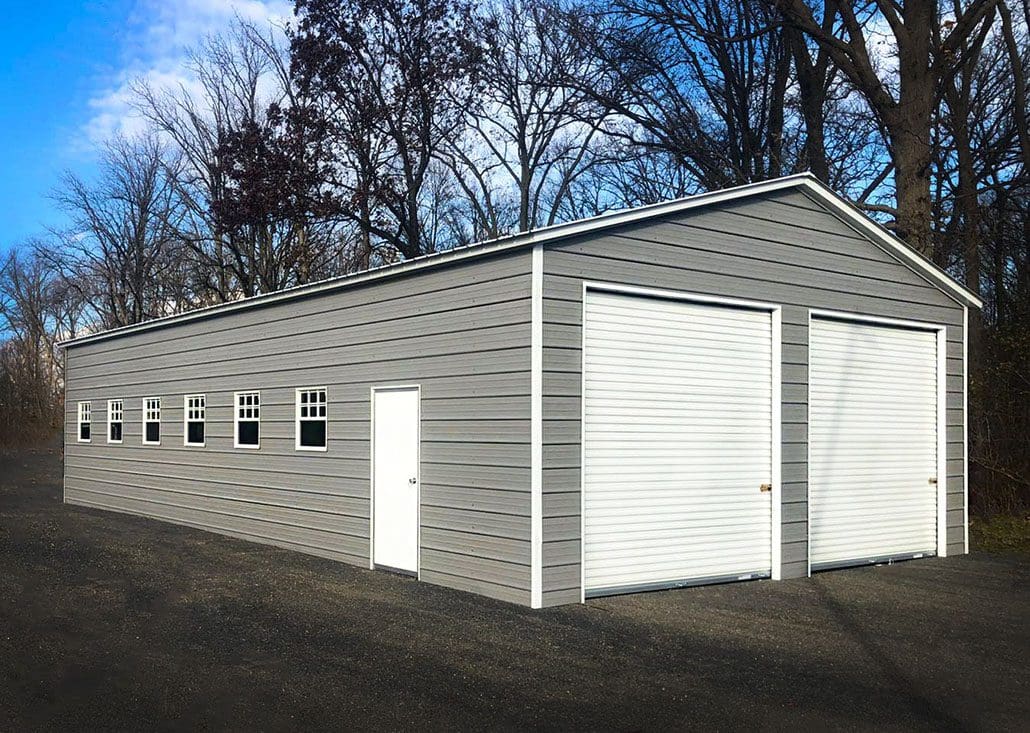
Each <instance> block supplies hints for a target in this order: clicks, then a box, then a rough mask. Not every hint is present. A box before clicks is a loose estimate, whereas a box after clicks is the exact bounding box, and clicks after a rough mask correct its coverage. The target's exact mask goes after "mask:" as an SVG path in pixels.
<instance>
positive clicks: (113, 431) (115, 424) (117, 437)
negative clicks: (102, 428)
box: [107, 400, 125, 443]
mask: <svg viewBox="0 0 1030 733" xmlns="http://www.w3.org/2000/svg"><path fill="white" fill-rule="evenodd" d="M124 416H125V410H124V409H123V404H122V401H121V400H108V401H107V442H108V443H121V442H122V420H123V418H124Z"/></svg>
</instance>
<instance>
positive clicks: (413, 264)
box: [58, 173, 983, 347]
mask: <svg viewBox="0 0 1030 733" xmlns="http://www.w3.org/2000/svg"><path fill="white" fill-rule="evenodd" d="M788 188H800V189H803V190H805V191H808V192H809V193H811V194H813V195H814V197H815V198H816V199H818V200H819V201H820V202H821V203H823V204H825V205H826V206H827V207H829V208H830V209H831V210H832V211H834V212H836V213H837V214H839V215H840V216H841V218H842V219H844V220H845V221H846V222H847V223H849V224H851V225H852V226H853V227H854V228H855V229H857V230H858V231H859V232H861V233H863V234H865V235H867V236H868V237H870V238H871V239H873V240H874V241H875V242H877V243H878V244H880V245H882V246H883V247H884V248H885V249H887V250H888V251H889V252H892V253H894V254H896V255H898V259H900V260H901V261H903V262H904V263H906V264H908V265H910V266H911V267H913V268H914V269H916V270H917V271H919V272H920V273H921V274H923V275H924V276H925V277H927V279H928V280H929V281H930V282H931V283H933V284H935V285H937V286H939V287H941V288H942V289H944V290H946V291H948V292H949V294H950V295H952V296H953V297H954V298H955V299H956V300H958V301H959V302H960V303H962V304H966V303H968V304H971V305H975V306H976V307H978V308H979V307H982V306H983V302H982V301H981V300H980V299H979V298H977V297H976V296H975V295H973V294H972V293H971V292H969V291H968V290H966V289H965V288H963V287H962V286H961V285H959V284H958V283H957V282H955V281H954V280H953V279H952V278H951V277H950V276H948V274H947V273H945V272H944V271H943V270H941V269H939V268H938V267H937V266H935V265H934V264H933V263H931V262H930V261H929V260H927V259H926V258H924V257H922V256H921V255H919V254H918V253H916V252H915V251H914V250H912V249H911V248H910V247H908V245H906V244H904V243H903V242H902V241H901V240H900V239H898V238H897V237H895V236H894V235H892V234H891V233H890V232H888V231H887V230H885V229H883V228H882V227H880V226H879V225H878V224H876V223H875V222H873V221H872V220H870V219H869V218H868V217H866V216H865V215H864V214H862V213H861V212H860V211H859V210H858V209H856V208H855V207H853V206H852V205H851V204H849V203H848V202H847V201H845V200H844V199H842V198H841V197H840V196H838V195H837V194H836V193H834V192H833V191H832V190H831V189H829V188H828V187H826V186H825V185H824V184H823V183H822V182H820V181H819V180H818V179H817V178H816V177H815V176H813V175H812V174H811V173H798V174H796V175H792V176H785V177H783V178H775V179H773V180H770V181H762V182H760V183H749V184H746V185H743V186H735V187H733V188H727V189H723V190H721V191H712V192H710V193H702V194H698V195H696V196H688V197H686V198H681V199H676V200H673V201H665V202H662V203H658V204H650V205H648V206H640V207H637V208H634V209H624V210H622V211H614V212H611V213H608V214H602V215H600V216H595V217H591V218H589V219H579V220H577V221H571V222H567V223H564V224H555V225H553V226H549V227H543V228H540V229H535V230H533V231H531V232H525V233H521V234H514V235H508V236H505V237H500V238H498V239H492V240H488V241H485V242H478V243H476V244H469V245H466V246H464V247H457V248H455V249H450V250H446V251H444V252H434V253H431V254H426V255H422V256H421V257H415V258H412V259H410V260H404V261H403V262H397V263H393V264H389V265H381V266H379V267H374V268H371V269H369V270H363V271H361V272H355V273H351V274H349V275H342V276H339V277H333V278H328V279H326V280H320V281H318V282H314V283H308V284H306V285H298V286H295V287H292V288H286V289H285V290H277V291H275V292H272V293H264V294H262V295H254V296H250V297H247V298H241V299H240V300H235V301H232V302H230V303H219V304H217V305H211V306H206V307H204V308H197V309H195V310H191V311H186V312H185V313H179V314H176V315H171V316H164V317H161V318H155V319H153V320H149V321H144V322H143V323H137V324H133V325H131V326H121V327H119V328H113V329H109V330H107V331H101V332H99V333H95V334H89V335H86V336H79V337H78V338H74V339H68V340H66V341H61V342H60V343H59V344H58V345H59V346H63V347H67V346H77V345H79V344H84V343H90V342H92V341H100V340H106V339H108V338H113V337H115V336H121V335H124V334H129V333H135V332H138V331H148V330H151V329H154V328H159V327H161V326H166V325H173V324H178V323H185V322H187V321H192V320H196V319H199V318H207V317H209V316H213V315H217V314H221V313H229V312H232V311H236V310H241V309H244V308H250V307H252V306H257V305H264V304H268V303H276V302H278V301H282V300H291V299H293V298H300V297H304V296H307V295H312V294H315V293H321V292H326V291H331V290H336V289H338V288H343V287H347V286H349V285H355V284H358V283H363V282H368V281H371V280H378V279H380V278H384V277H393V276H395V275H400V274H403V273H406V272H410V271H413V270H420V269H422V268H425V267H431V266H434V265H442V264H444V263H448V262H456V261H460V260H464V259H468V258H470V257H478V256H482V255H488V254H493V253H497V252H502V251H505V250H509V249H515V248H518V247H526V246H529V245H533V244H541V243H544V242H550V241H553V240H557V239H565V238H568V237H572V236H575V235H577V234H586V233H589V232H594V231H599V230H601V229H608V228H611V227H615V226H619V225H621V224H628V223H630V222H634V221H640V220H644V219H652V218H658V217H661V216H667V215H669V214H675V213H679V212H682V211H687V210H689V209H693V208H697V207H700V206H711V205H712V204H716V203H721V202H725V201H733V200H735V199H740V198H746V197H749V196H756V195H759V194H763V193H769V192H772V191H779V190H782V189H788Z"/></svg>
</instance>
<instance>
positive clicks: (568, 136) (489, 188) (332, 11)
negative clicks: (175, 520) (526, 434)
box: [0, 0, 1030, 512]
mask: <svg viewBox="0 0 1030 733" xmlns="http://www.w3.org/2000/svg"><path fill="white" fill-rule="evenodd" d="M295 13H296V17H295V19H294V20H293V22H292V23H291V24H290V25H289V27H287V28H261V27H256V26H253V25H248V24H246V23H243V22H238V23H237V24H236V25H235V26H234V27H233V28H232V29H231V30H230V31H229V32H227V33H225V34H223V35H219V36H215V37H211V38H209V39H207V40H206V41H205V42H204V43H203V44H202V45H201V46H200V47H198V48H196V49H195V50H194V53H193V54H192V56H191V60H190V68H189V70H188V71H189V75H190V77H191V78H192V79H194V80H195V82H194V83H191V84H190V85H188V86H181V87H174V88H165V87H158V86H155V85H154V84H153V83H151V82H149V81H147V80H146V79H141V80H140V81H139V82H138V83H137V84H136V85H135V105H136V109H137V110H138V113H139V115H140V116H141V117H142V118H143V119H145V120H146V122H147V131H146V132H145V133H143V134H141V135H138V136H136V137H133V138H116V139H113V140H111V141H109V142H108V143H107V144H106V145H105V146H104V148H103V150H101V151H100V157H101V167H100V173H99V175H97V176H96V177H95V178H91V179H90V180H83V179H82V178H80V177H77V176H74V175H71V174H69V175H66V176H65V177H64V178H63V179H62V180H60V181H58V182H55V190H54V194H53V198H54V202H55V205H57V206H59V207H61V208H62V209H63V210H64V211H65V212H66V213H67V215H68V216H69V217H70V220H71V221H72V222H73V224H72V226H70V227H69V228H68V229H67V230H66V231H58V232H49V233H47V234H45V235H41V236H40V237H39V238H38V239H36V240H34V241H31V242H25V243H19V244H18V246H16V247H12V249H11V251H10V253H9V255H7V258H6V260H5V261H2V263H3V269H2V276H0V318H2V320H0V326H3V327H4V328H5V331H4V333H5V337H6V342H5V343H4V344H3V346H2V347H0V439H3V440H7V441H10V440H13V439H17V438H23V437H24V438H29V437H32V436H33V435H34V434H36V433H39V432H41V431H45V430H47V429H50V427H51V426H52V425H54V424H55V423H56V422H59V419H60V418H59V411H60V406H59V399H60V397H59V396H60V392H61V389H60V388H61V374H60V364H59V362H58V361H56V360H55V358H54V350H53V346H54V341H55V339H57V338H59V337H64V336H68V335H70V334H75V333H81V332H83V331H84V330H95V329H98V328H108V327H113V326H120V325H125V324H131V323H135V322H138V321H141V320H145V319H149V318H153V317H156V316H160V315H166V314H169V313H175V312H179V311H182V310H185V309H188V308H193V307H196V306H199V305H208V304H212V303H218V302H225V301H229V300H233V299H236V298H239V297H242V296H247V295H253V294H257V293H262V292H267V291H270V290H276V289H279V288H283V287H287V286H291V285H297V284H302V283H305V282H310V281H313V280H317V279H321V278H324V277H328V276H332V275H337V274H341V273H346V272H350V271H354V270H357V269H362V268H365V267H368V266H370V265H376V264H382V263H385V262H392V261H396V260H399V259H404V258H411V257H415V256H418V255H421V254H425V253H427V252H434V251H439V250H443V249H447V248H450V247H454V246H457V245H462V244H467V243H469V242H472V241H477V240H482V239H489V238H492V237H496V236H500V235H503V234H507V233H511V232H516V231H526V230H530V229H533V228H536V227H540V226H545V225H548V224H552V223H556V222H559V221H567V220H571V219H576V218H581V217H586V216H591V215H594V214H597V213H600V212H602V211H605V210H608V209H612V208H621V207H626V206H634V205H639V204H646V203H651V202H655V201H660V200H664V199H669V198H675V197H679V196H683V195H688V194H691V193H696V192H699V191H704V190H712V189H719V188H725V187H728V186H733V185H737V184H742V183H748V182H753V181H759V180H763V179H767V178H771V177H776V176H780V175H785V174H789V173H793V172H798V171H803V170H811V171H812V172H813V173H815V175H817V176H818V177H819V178H821V179H822V180H824V181H825V182H827V183H828V184H829V185H830V186H832V187H833V188H834V189H835V190H837V191H839V192H841V193H843V194H844V195H845V196H848V197H849V198H850V199H851V200H852V201H854V203H855V204H856V205H857V206H858V207H860V208H862V209H864V210H865V211H866V212H868V213H870V214H871V215H873V216H875V217H877V218H878V219H879V220H880V221H882V222H883V223H884V224H886V225H887V226H889V227H891V228H892V229H894V230H895V231H896V232H897V233H898V234H899V236H902V237H903V238H904V239H905V240H906V241H907V242H908V243H909V244H911V245H912V246H913V247H915V248H917V249H918V250H919V251H921V252H922V253H923V254H925V255H926V256H927V257H929V258H931V259H932V260H933V261H934V262H936V263H937V264H939V265H940V266H942V267H944V268H945V269H946V270H948V271H949V272H950V273H952V275H954V276H955V277H956V278H957V279H959V280H960V281H962V282H963V283H964V284H965V285H966V287H968V288H969V289H970V290H972V291H974V292H976V293H978V294H979V295H981V296H982V297H983V299H984V301H985V303H986V306H985V308H984V310H983V312H982V313H980V312H970V324H969V325H970V334H971V351H970V362H971V373H972V378H971V393H970V398H971V399H970V407H971V412H972V415H971V469H972V472H973V482H972V487H973V493H972V502H973V506H974V509H977V510H979V511H983V512H992V511H998V510H1005V511H1010V512H1011V511H1021V510H1025V509H1026V508H1027V507H1028V505H1030V440H1028V439H1027V437H1026V436H1027V435H1030V356H1028V354H1030V244H1028V243H1030V214H1028V209H1030V184H1028V167H1027V165H1028V160H1030V130H1028V124H1027V112H1028V110H1027V79H1028V72H1030V37H1028V32H1027V28H1028V25H1030V5H1028V4H1027V3H1025V2H1024V3H1022V4H1020V3H1015V2H1012V0H972V1H969V2H953V3H940V2H938V1H937V0H913V1H907V2H905V3H903V4H901V3H894V2H884V1H882V0H867V1H865V2H846V3H839V2H834V1H831V0H827V1H826V2H817V1H814V0H743V1H741V0H732V1H730V0H658V1H656V2H637V1H636V0H619V2H615V3H610V2H600V1H590V0H585V1H583V2H576V1H575V0H497V1H496V2H490V3H482V4H478V3H467V2H461V1H458V0H408V1H404V0H342V1H341V0H296V3H295Z"/></svg>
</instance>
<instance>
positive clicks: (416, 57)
mask: <svg viewBox="0 0 1030 733" xmlns="http://www.w3.org/2000/svg"><path fill="white" fill-rule="evenodd" d="M296 12H297V16H298V18H299V20H298V23H297V28H296V30H295V32H293V33H292V35H291V53H292V68H293V70H294V73H295V75H296V77H297V79H298V85H299V88H300V89H301V90H302V91H303V94H304V95H305V97H306V98H307V99H310V100H317V103H313V104H312V106H311V107H310V112H311V118H312V121H313V123H314V124H318V125H324V126H325V128H326V131H327V132H328V133H329V134H330V135H332V136H334V138H335V142H336V145H335V152H336V162H337V168H338V169H337V180H338V181H339V182H342V183H343V184H344V185H345V190H347V191H348V192H349V194H350V196H349V198H350V203H351V204H352V206H351V208H352V209H353V210H354V211H355V212H356V215H357V219H356V220H357V222H358V224H359V225H360V226H361V227H362V229H363V230H364V231H365V232H366V233H367V234H366V236H367V239H368V243H369V247H370V248H372V247H373V246H375V245H374V242H377V241H378V242H381V243H382V244H384V245H386V247H388V248H392V249H393V250H395V251H396V252H398V253H400V254H401V255H402V256H404V257H416V256H418V255H421V254H425V253H426V252H431V251H433V250H435V249H436V248H437V246H438V243H437V242H434V241H432V240H431V239H427V238H426V233H425V230H424V227H423V226H422V220H423V217H424V213H425V211H424V209H425V199H424V196H423V194H424V188H425V185H426V180H427V176H428V175H429V170H430V166H431V164H432V162H433V160H434V159H435V158H436V155H437V152H438V151H439V150H440V147H441V145H442V141H443V140H445V139H447V138H449V137H451V136H453V135H455V134H456V130H457V129H458V128H459V127H460V125H461V123H462V119H463V116H464V110H465V109H466V108H467V107H468V106H469V105H471V104H472V103H473V101H474V99H475V93H474V92H475V84H474V79H475V76H474V72H475V67H476V64H477V61H478V56H479V52H480V48H479V46H478V45H477V43H476V42H475V39H476V34H475V33H474V27H473V15H472V12H471V9H470V7H469V6H468V5H466V4H464V3H463V2H460V1H459V0H413V1H412V2H407V1H403V0H345V1H344V2H339V1H337V0H297V2H296ZM348 184H349V185H348ZM386 256H387V257H389V256H390V255H389V253H386Z"/></svg>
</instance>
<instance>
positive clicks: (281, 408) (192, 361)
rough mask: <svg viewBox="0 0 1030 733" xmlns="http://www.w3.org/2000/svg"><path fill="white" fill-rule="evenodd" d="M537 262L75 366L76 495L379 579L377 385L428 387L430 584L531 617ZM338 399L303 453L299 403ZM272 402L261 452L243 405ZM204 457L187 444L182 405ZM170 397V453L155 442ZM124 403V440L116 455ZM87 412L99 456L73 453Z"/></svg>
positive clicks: (513, 262)
mask: <svg viewBox="0 0 1030 733" xmlns="http://www.w3.org/2000/svg"><path fill="white" fill-rule="evenodd" d="M530 269H531V268H530V253H529V252H528V251H517V252H511V253H508V254H505V255H501V256H490V257H483V258H476V259H475V260H470V261H466V262H464V263H460V264H452V265H448V266H444V267H438V268H431V269H427V270H422V271H419V272H415V273H409V274H405V275H404V276H403V277H400V278H397V279H383V280H379V281H376V282H373V283H367V284H359V285H355V286H351V287H348V288H345V289H341V290H337V291H333V292H329V293H321V294H318V295H312V296H310V297H305V298H302V299H298V300H290V301H285V302H280V303H274V304H269V305H267V306H258V307H254V308H250V309H246V310H240V311H236V312H231V313H227V314H222V315H215V316H213V317H211V318H205V319H201V320H196V321H191V322H186V323H182V324H170V325H168V326H166V327H163V328H158V329H155V330H151V331H145V332H141V333H136V334H126V335H124V336H119V337H116V338H113V339H111V340H105V341H100V342H95V343H85V344H82V345H78V346H72V347H71V348H69V350H68V352H67V364H68V370H67V392H66V410H67V426H66V433H65V445H66V467H65V476H66V478H65V496H66V500H67V501H68V502H69V503H73V504H82V505H88V506H94V507H100V508H104V509H110V510H114V511H123V512H129V513H133V514H141V515H145V516H149V517H155V518H158V519H163V520H167V521H171V522H176V523H180V524H185V525H189V526H194V527H199V528H201V529H207V530H212V531H216V532H221V533H224V534H228V535H233V536H237V537H242V538H245V539H250V540H255V541H258V542H265V543H270V544H275V545H279V546H283V547H289V548H293V549H297V550H300V551H303V552H308V553H312V554H316V555H321V556H324V557H329V558H332V559H335V560H341V561H344V562H349V563H353V564H356V565H363V566H367V565H368V562H369V481H370V479H369V474H370V461H369V447H370V446H369V434H370V433H369V430H370V423H369V416H370V407H371V406H370V388H371V387H372V386H374V385H386V384H399V383H419V384H421V385H422V455H421V459H422V487H421V490H422V510H421V524H422V530H421V531H422V543H421V570H422V579H423V580H426V581H429V582H433V583H438V584H441V585H447V586H451V587H455V588H460V589H464V590H471V591H475V592H478V593H483V594H485V595H489V596H493V597H496V598H501V599H505V600H509V601H514V602H517V603H523V604H528V603H529V583H530V571H529V565H530V546H529V536H530V516H529V515H530V499H529V472H530V449H529V436H530V433H529V421H530V397H529V395H530V379H529V368H530V359H529V351H530ZM322 385H325V386H326V387H327V388H328V392H329V406H328V407H329V409H328V415H329V449H328V451H327V452H325V453H318V452H302V451H296V450H295V449H294V414H293V412H294V390H295V389H296V388H297V387H305V386H322ZM243 390H260V391H261V398H262V415H261V448H260V450H256V451H255V450H247V449H234V448H233V440H232V431H233V420H232V399H233V394H232V393H233V392H234V391H243ZM192 393H205V394H206V395H207V445H206V446H205V447H203V448H194V447H184V446H183V395H185V394H192ZM143 397H161V398H162V415H161V431H162V434H161V445H160V446H144V445H142V444H141V434H142V409H141V408H142V405H141V401H142V398H143ZM108 399H123V400H124V406H125V424H124V442H123V443H122V444H121V445H108V444H107V442H106V434H105V431H106V418H107V415H106V410H107V400H108ZM80 400H91V401H92V403H93V405H92V407H93V442H92V443H89V444H84V443H78V442H76V429H77V425H76V419H77V415H76V403H77V402H78V401H80Z"/></svg>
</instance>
